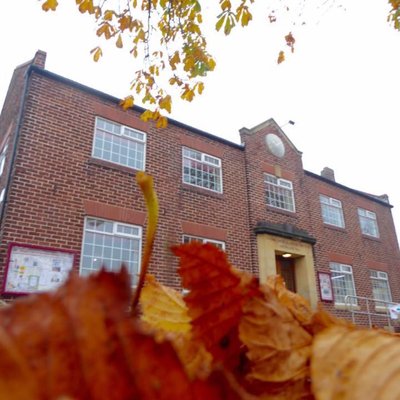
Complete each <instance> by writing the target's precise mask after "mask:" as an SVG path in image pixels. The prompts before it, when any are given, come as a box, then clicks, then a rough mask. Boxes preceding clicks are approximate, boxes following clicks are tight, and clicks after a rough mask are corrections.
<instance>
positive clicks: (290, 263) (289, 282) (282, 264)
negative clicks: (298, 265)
mask: <svg viewBox="0 0 400 400" xmlns="http://www.w3.org/2000/svg"><path fill="white" fill-rule="evenodd" d="M276 273H277V274H278V275H280V276H282V278H283V280H284V282H285V285H286V289H288V290H290V291H292V292H296V274H295V260H294V259H293V258H284V257H282V256H276Z"/></svg>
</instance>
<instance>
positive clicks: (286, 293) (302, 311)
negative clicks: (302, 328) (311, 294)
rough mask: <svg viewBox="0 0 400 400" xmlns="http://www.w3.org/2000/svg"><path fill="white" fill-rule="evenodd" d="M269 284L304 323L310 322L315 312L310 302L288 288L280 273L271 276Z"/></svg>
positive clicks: (268, 280) (281, 300)
mask: <svg viewBox="0 0 400 400" xmlns="http://www.w3.org/2000/svg"><path fill="white" fill-rule="evenodd" d="M267 285H268V286H269V287H271V288H272V289H273V290H274V291H275V293H276V295H277V297H278V299H279V302H280V303H281V304H282V305H284V306H285V307H287V308H288V309H289V311H290V312H291V313H292V314H293V316H294V317H295V318H296V319H297V320H298V321H299V322H300V323H301V324H302V325H308V324H310V322H311V319H312V316H313V314H314V312H313V311H312V309H311V306H310V303H309V302H308V301H307V300H306V299H305V298H304V297H302V296H300V295H299V294H297V293H294V292H291V291H290V290H288V289H286V286H285V283H284V280H283V278H282V277H281V276H280V275H271V276H269V277H268V278H267Z"/></svg>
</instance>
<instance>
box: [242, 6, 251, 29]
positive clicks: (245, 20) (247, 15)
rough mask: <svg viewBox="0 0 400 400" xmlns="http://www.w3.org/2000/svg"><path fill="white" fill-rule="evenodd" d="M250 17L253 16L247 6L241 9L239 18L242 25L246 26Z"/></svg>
mask: <svg viewBox="0 0 400 400" xmlns="http://www.w3.org/2000/svg"><path fill="white" fill-rule="evenodd" d="M252 19H253V16H252V15H251V13H250V12H249V11H248V10H247V8H245V9H243V14H242V20H241V24H242V26H247V25H248V24H249V22H250V21H251V20H252Z"/></svg>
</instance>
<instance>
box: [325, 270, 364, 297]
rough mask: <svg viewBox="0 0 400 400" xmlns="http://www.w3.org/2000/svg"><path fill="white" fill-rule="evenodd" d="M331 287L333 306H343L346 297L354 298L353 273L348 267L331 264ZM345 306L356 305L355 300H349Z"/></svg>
mask: <svg viewBox="0 0 400 400" xmlns="http://www.w3.org/2000/svg"><path fill="white" fill-rule="evenodd" d="M329 266H330V269H331V272H332V286H333V291H334V293H335V304H345V300H346V296H355V295H356V290H355V288H354V280H353V271H352V268H351V266H350V265H346V264H340V263H335V262H332V263H330V264H329ZM346 304H352V305H357V299H355V298H349V299H348V300H347V303H346Z"/></svg>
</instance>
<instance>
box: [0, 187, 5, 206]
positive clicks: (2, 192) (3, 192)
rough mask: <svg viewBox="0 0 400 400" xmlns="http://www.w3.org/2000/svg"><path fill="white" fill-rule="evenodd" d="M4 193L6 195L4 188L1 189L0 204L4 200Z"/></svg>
mask: <svg viewBox="0 0 400 400" xmlns="http://www.w3.org/2000/svg"><path fill="white" fill-rule="evenodd" d="M5 193H6V188H3V189H1V192H0V204H1V203H2V202H3V200H4V195H5Z"/></svg>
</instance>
